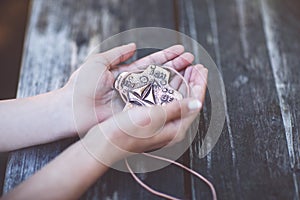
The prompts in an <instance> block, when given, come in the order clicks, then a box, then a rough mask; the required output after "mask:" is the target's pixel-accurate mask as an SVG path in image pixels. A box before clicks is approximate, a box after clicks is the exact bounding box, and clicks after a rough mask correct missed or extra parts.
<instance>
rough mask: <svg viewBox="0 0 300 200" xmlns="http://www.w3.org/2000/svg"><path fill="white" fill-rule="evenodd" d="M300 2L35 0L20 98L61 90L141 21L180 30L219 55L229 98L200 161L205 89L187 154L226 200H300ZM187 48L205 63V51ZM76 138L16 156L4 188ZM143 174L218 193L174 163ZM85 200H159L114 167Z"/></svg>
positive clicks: (171, 188) (177, 191)
mask: <svg viewBox="0 0 300 200" xmlns="http://www.w3.org/2000/svg"><path fill="white" fill-rule="evenodd" d="M299 8H300V4H299V2H298V1H297V0H289V1H288V2H287V3H285V4H282V2H280V1H279V0H253V1H246V0H226V1H222V0H164V1H160V0H151V1H134V0H126V1H121V0H113V1H110V0H103V1H97V0H87V1H85V2H84V3H83V2H74V1H71V0H59V1H55V3H54V2H53V1H42V0H34V1H33V3H32V12H31V18H30V22H29V26H28V30H27V36H26V42H25V49H24V53H23V64H22V71H21V76H20V83H19V90H18V97H26V96H32V95H36V94H40V93H43V92H47V91H50V90H54V89H56V88H59V87H61V86H62V85H64V83H65V82H66V81H67V79H68V77H69V76H70V74H71V73H72V72H73V71H74V70H75V69H76V68H77V67H78V66H79V64H80V63H81V62H82V61H83V59H84V58H85V56H86V54H87V53H88V52H89V51H90V50H91V49H92V48H93V47H94V46H95V45H96V44H97V43H99V42H101V41H103V40H104V39H106V38H108V37H109V36H111V35H113V34H116V33H119V32H121V31H123V30H127V29H130V28H136V27H143V26H159V27H166V28H171V29H176V30H179V31H181V32H183V33H185V34H187V35H189V36H191V37H192V38H194V39H196V40H197V41H199V42H200V44H202V46H203V47H204V48H205V49H206V50H207V51H208V53H209V54H210V55H211V56H212V57H213V59H214V60H215V62H216V64H217V66H218V68H219V70H220V71H221V73H222V75H223V79H224V83H225V89H226V95H227V99H226V100H227V103H226V104H225V105H224V106H225V111H226V123H225V125H224V129H223V132H222V135H221V137H220V138H219V141H218V143H217V144H216V146H215V148H214V149H213V151H212V152H211V153H209V154H208V155H207V156H206V157H205V158H203V159H200V158H199V151H200V148H201V145H202V142H203V138H204V137H205V133H206V130H207V128H208V125H209V120H210V117H211V116H210V115H211V102H210V99H209V97H210V93H209V91H208V93H207V97H206V102H205V107H204V111H203V112H202V113H201V118H200V124H199V129H198V134H197V136H196V138H195V141H194V142H193V144H192V146H191V147H190V149H189V152H188V154H185V156H184V157H183V158H181V159H180V161H181V162H184V163H185V164H190V167H191V168H193V169H194V170H196V171H198V172H200V173H202V174H203V175H204V176H206V177H207V178H208V179H209V180H210V181H212V182H213V184H214V185H215V187H216V190H217V194H218V196H219V199H299V188H300V173H299V172H300V142H299V141H300V136H299V131H298V130H299V124H300V114H299V112H298V110H299V108H300V100H299V99H300V93H299V89H300V83H299V78H298V77H299V75H300V74H299V73H300V71H299V69H298V68H299V65H300V59H299V53H300V41H299V40H300V39H299V33H300V25H299V23H298V22H299V20H300V14H299V12H298V10H299ZM183 42H184V41H183ZM190 49H191V50H192V51H193V53H195V56H196V62H200V63H201V59H200V58H201V55H198V52H199V49H197V48H195V47H191V48H190ZM150 51H152V50H143V51H139V52H138V53H137V55H136V56H135V57H134V58H135V59H136V58H138V57H141V56H144V55H146V54H148V53H149V52H150ZM209 81H214V80H209ZM72 142H74V139H70V140H65V141H60V142H56V143H52V144H47V145H41V146H38V147H32V148H27V149H23V150H20V151H16V152H13V153H11V154H10V156H9V162H8V165H7V170H6V178H5V185H4V191H5V192H7V191H9V190H11V189H12V188H13V187H15V186H16V185H17V184H19V183H20V182H22V181H23V180H25V179H26V178H27V177H29V176H31V175H32V174H33V173H34V172H35V171H37V170H38V169H40V168H41V167H42V166H44V165H45V164H47V163H48V162H49V161H50V160H51V159H53V158H54V157H55V156H57V155H58V154H59V153H60V152H61V151H62V150H63V149H65V148H66V147H67V146H68V145H69V144H71V143H72ZM139 177H140V178H141V179H142V180H144V181H145V182H146V183H148V184H149V185H151V186H153V187H154V188H156V189H159V190H160V191H165V192H167V193H170V194H172V195H175V196H177V197H183V196H184V197H185V198H188V199H210V198H211V193H210V191H209V188H208V187H207V186H206V185H205V184H204V183H202V182H201V181H199V180H198V179H195V178H194V177H192V176H189V175H187V174H184V173H183V172H182V171H181V170H180V169H177V168H175V167H172V166H170V167H167V168H165V169H162V170H159V171H157V172H151V173H147V174H140V175H139ZM82 199H159V198H157V197H155V196H153V195H151V194H150V193H148V192H147V191H145V190H144V189H142V188H141V187H140V186H139V185H138V184H137V183H136V182H135V181H134V180H133V179H132V178H131V177H130V175H128V174H127V173H123V172H118V171H116V170H110V171H109V172H108V173H106V174H105V175H104V176H103V177H102V178H101V179H100V180H99V181H98V182H97V183H95V184H94V185H93V186H92V187H91V188H90V189H89V190H88V191H87V192H86V193H85V194H84V196H83V197H82Z"/></svg>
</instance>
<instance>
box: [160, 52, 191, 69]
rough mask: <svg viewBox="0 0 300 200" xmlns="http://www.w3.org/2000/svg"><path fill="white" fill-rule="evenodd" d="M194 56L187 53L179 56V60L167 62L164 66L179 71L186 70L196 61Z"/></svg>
mask: <svg viewBox="0 0 300 200" xmlns="http://www.w3.org/2000/svg"><path fill="white" fill-rule="evenodd" d="M194 58H195V57H194V55H193V54H191V53H189V52H185V53H183V54H182V55H180V56H178V57H177V58H174V59H173V60H170V61H168V62H166V63H165V64H164V65H166V66H169V67H172V68H174V69H175V70H177V71H181V70H183V69H185V68H186V67H187V66H189V65H191V64H192V62H193V61H194Z"/></svg>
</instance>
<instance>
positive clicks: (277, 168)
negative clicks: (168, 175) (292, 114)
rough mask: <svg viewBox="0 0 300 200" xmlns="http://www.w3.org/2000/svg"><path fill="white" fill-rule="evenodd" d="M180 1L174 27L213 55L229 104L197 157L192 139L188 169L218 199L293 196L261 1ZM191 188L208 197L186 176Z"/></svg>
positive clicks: (193, 192)
mask: <svg viewBox="0 0 300 200" xmlns="http://www.w3.org/2000/svg"><path fill="white" fill-rule="evenodd" d="M270 2H271V1H270ZM278 4H279V3H278ZM181 5H182V6H180V8H181V10H180V11H181V18H183V19H182V21H181V25H180V27H181V29H182V30H184V31H185V33H187V34H189V35H191V36H192V37H194V38H195V39H198V41H200V43H202V44H203V45H204V47H206V49H207V50H208V51H209V53H211V55H212V56H213V57H214V59H215V61H216V63H217V64H218V66H219V68H220V69H221V70H222V73H223V77H224V82H225V88H226V92H227V105H228V111H227V117H226V126H225V130H224V131H223V133H222V136H221V137H220V139H219V142H218V143H217V145H216V146H215V148H214V149H213V151H212V152H211V154H210V155H208V156H207V157H206V159H202V160H201V159H199V158H197V155H198V153H199V152H198V151H197V150H198V148H199V146H200V145H201V138H198V139H199V140H198V141H195V143H194V145H193V147H192V148H191V151H192V167H193V168H194V169H196V170H199V171H201V172H202V173H203V174H204V175H206V176H207V177H208V178H210V179H211V180H212V182H213V183H214V184H215V186H216V189H217V193H218V195H219V198H220V199H254V198H258V199H293V198H297V196H296V191H295V186H294V182H293V174H292V170H291V166H290V159H289V151H288V150H289V149H290V147H289V148H288V147H287V144H286V143H287V142H286V135H285V127H284V123H283V120H282V113H281V109H280V101H281V100H280V99H279V98H278V90H277V89H276V85H275V81H276V77H275V78H274V76H273V66H271V64H273V63H272V61H270V60H269V58H268V53H269V52H268V45H267V42H266V39H265V34H264V30H263V26H264V24H263V19H262V18H263V17H262V16H261V10H260V2H259V1H244V0H229V1H211V0H207V1H204V0H203V1H196V0H195V1H193V0H192V1H184V3H181ZM191 10H193V11H194V12H193V13H191ZM208 25H209V26H208ZM269 50H270V49H269ZM294 66H296V65H294ZM296 102H297V101H296ZM294 108H295V110H297V109H296V108H297V107H294ZM296 132H297V131H296V130H295V133H296ZM294 136H296V138H298V137H299V136H298V135H296V134H295V135H294ZM294 140H297V139H294ZM296 144H297V143H296ZM294 145H295V144H294ZM298 157H299V154H298ZM192 186H193V187H192V195H193V198H194V199H200V198H202V199H207V198H209V197H210V193H209V191H208V189H207V187H205V186H203V184H201V183H199V181H198V180H195V179H192ZM206 191H208V192H206Z"/></svg>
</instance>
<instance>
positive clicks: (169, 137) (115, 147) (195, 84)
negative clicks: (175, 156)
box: [82, 65, 207, 164]
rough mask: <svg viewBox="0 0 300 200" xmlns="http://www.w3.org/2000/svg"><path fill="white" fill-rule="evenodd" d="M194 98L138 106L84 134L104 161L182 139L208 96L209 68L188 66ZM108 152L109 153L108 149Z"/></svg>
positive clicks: (187, 76) (95, 154) (93, 151)
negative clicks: (165, 103)
mask: <svg viewBox="0 0 300 200" xmlns="http://www.w3.org/2000/svg"><path fill="white" fill-rule="evenodd" d="M185 77H186V79H187V81H188V83H189V86H190V88H191V89H192V98H188V99H183V100H181V101H175V102H172V103H169V104H167V105H165V106H154V107H134V108H132V109H130V110H128V111H126V112H121V113H119V114H117V115H115V116H113V117H111V118H110V119H108V120H106V121H104V122H102V123H100V124H99V125H97V126H95V127H93V128H92V129H91V130H90V131H89V132H88V134H87V135H86V136H85V137H84V138H83V140H82V141H83V143H84V145H85V146H86V147H87V149H88V150H89V151H90V153H92V154H93V155H94V156H96V157H97V158H98V160H100V161H102V162H104V164H108V163H109V164H112V163H114V162H116V161H117V160H119V159H122V158H124V157H126V156H128V155H130V154H131V153H141V152H144V151H149V150H153V149H156V148H160V147H163V146H165V145H172V144H174V143H176V142H179V141H181V140H182V139H183V138H184V136H185V133H186V131H187V129H188V127H189V126H190V125H191V123H192V122H193V120H194V119H195V118H196V116H197V114H198V112H199V111H200V109H201V106H202V104H201V102H203V100H204V96H205V90H206V81H207V69H205V68H204V67H203V66H201V65H196V66H193V67H190V68H188V70H187V72H186V74H185ZM104 152H106V153H104Z"/></svg>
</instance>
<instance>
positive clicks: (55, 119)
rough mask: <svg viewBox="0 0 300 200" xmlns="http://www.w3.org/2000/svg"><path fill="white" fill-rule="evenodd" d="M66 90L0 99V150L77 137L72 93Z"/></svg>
mask: <svg viewBox="0 0 300 200" xmlns="http://www.w3.org/2000/svg"><path fill="white" fill-rule="evenodd" d="M63 90H64V89H60V90H56V91H53V92H50V93H46V94H42V95H38V96H34V97H28V98H23V99H14V100H6V101H1V102H0V116H1V120H0V134H1V138H2V139H1V140H0V151H10V150H14V149H18V148H22V147H27V146H31V145H35V144H41V143H47V142H51V141H54V140H57V139H61V138H63V137H68V136H75V135H76V133H75V132H76V131H75V130H74V126H73V123H74V122H73V117H72V101H71V99H70V98H71V95H69V94H67V93H68V91H63Z"/></svg>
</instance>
